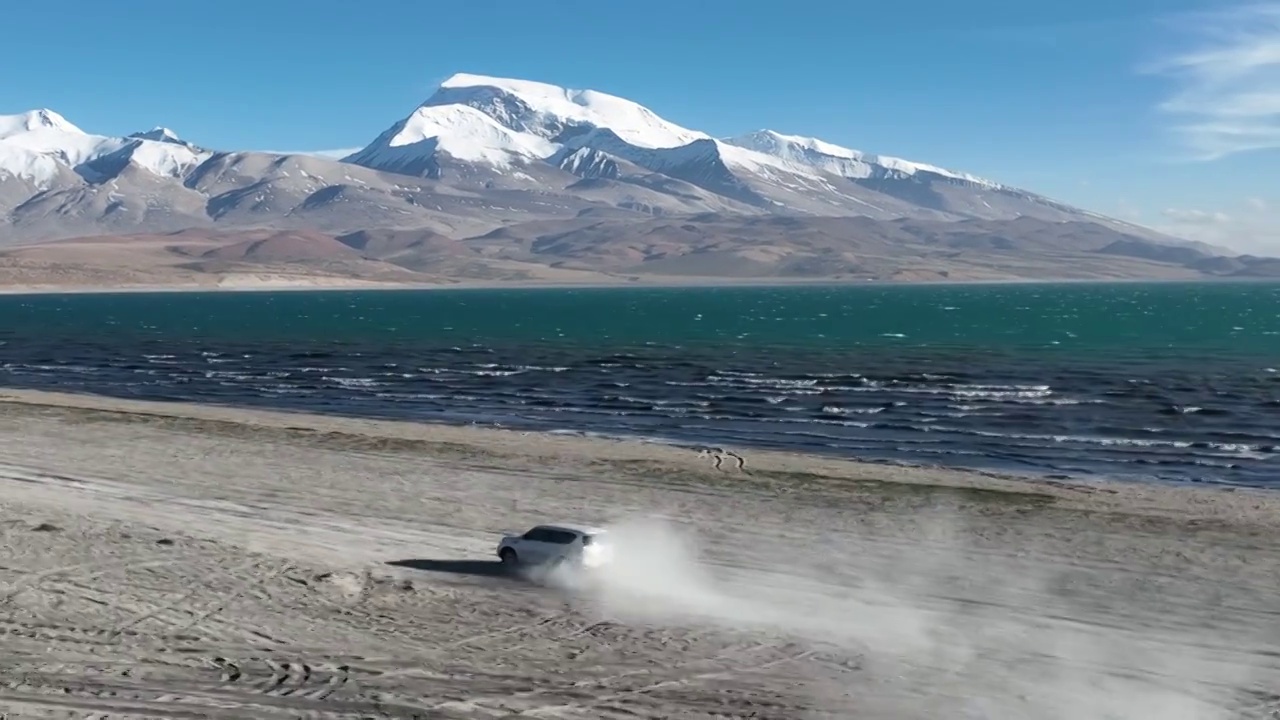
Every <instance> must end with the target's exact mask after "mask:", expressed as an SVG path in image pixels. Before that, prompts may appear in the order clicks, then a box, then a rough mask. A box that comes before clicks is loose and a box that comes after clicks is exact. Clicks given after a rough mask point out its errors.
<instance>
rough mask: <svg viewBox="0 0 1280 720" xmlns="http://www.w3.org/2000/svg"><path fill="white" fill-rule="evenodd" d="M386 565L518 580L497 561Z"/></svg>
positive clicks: (422, 561)
mask: <svg viewBox="0 0 1280 720" xmlns="http://www.w3.org/2000/svg"><path fill="white" fill-rule="evenodd" d="M387 564H388V565H391V566H394V567H402V568H408V569H410V570H422V571H424V572H434V573H448V574H450V575H470V576H473V577H489V578H508V579H512V580H515V579H519V575H518V574H517V573H514V572H512V571H511V569H510V568H508V567H507V566H506V565H504V564H502V562H501V561H499V560H429V559H421V558H418V559H411V560H390V561H388V562H387Z"/></svg>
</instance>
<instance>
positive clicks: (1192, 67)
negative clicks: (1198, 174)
mask: <svg viewBox="0 0 1280 720" xmlns="http://www.w3.org/2000/svg"><path fill="white" fill-rule="evenodd" d="M1177 25H1178V26H1179V29H1180V30H1183V31H1185V32H1186V33H1187V34H1189V35H1190V36H1191V38H1192V39H1191V43H1190V45H1189V46H1188V47H1185V48H1184V49H1183V50H1182V51H1180V52H1177V53H1173V54H1171V55H1170V56H1169V57H1166V58H1164V59H1163V60H1162V61H1160V62H1158V63H1156V64H1154V65H1153V66H1152V67H1150V68H1148V69H1149V70H1150V71H1153V72H1156V73H1159V74H1162V75H1166V76H1168V77H1169V78H1171V79H1172V80H1173V82H1174V85H1175V89H1174V90H1173V92H1172V94H1171V95H1169V96H1168V97H1167V98H1166V99H1165V100H1164V101H1163V102H1162V103H1161V104H1160V105H1159V110H1160V111H1161V112H1162V113H1164V114H1166V115H1168V116H1169V117H1170V118H1171V122H1172V127H1173V130H1174V132H1175V133H1176V134H1177V137H1178V138H1179V140H1180V141H1181V143H1182V144H1183V145H1184V146H1185V147H1186V149H1187V150H1188V151H1189V152H1190V153H1191V155H1192V156H1193V157H1194V158H1196V159H1199V160H1215V159H1218V158H1222V157H1225V156H1227V155H1233V154H1236V153H1244V152H1252V151H1257V150H1269V149H1274V148H1280V0H1268V1H1267V2H1260V3H1256V4H1251V5H1244V6H1240V7H1236V8H1233V9H1230V10H1225V11H1218V12H1213V13H1196V14H1192V15H1186V16H1182V17H1181V18H1179V19H1178V20H1177Z"/></svg>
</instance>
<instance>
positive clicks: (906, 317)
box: [0, 283, 1280, 486]
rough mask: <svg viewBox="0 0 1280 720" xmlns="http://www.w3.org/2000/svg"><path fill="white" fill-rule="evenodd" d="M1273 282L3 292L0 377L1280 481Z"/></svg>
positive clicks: (996, 461)
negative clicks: (347, 290)
mask: <svg viewBox="0 0 1280 720" xmlns="http://www.w3.org/2000/svg"><path fill="white" fill-rule="evenodd" d="M1278 369H1280V285H1275V284H1261V283H1259V284H1243V283H1242V284H1123V285H1121V284H1116V285H1101V284H1100V285H1092V284H1073V285H1005V286H929V287H919V286H917V287H905V286H857V287H812V286H809V287H786V288H733V289H730V288H716V289H702V288H700V289H686V288H682V289H617V290H596V289H575V290H456V291H454V290H450V291H441V290H435V291H405V292H385V291H384V292H368V291H353V292H277V293H269V292H264V293H186V294H178V293H175V294H115V295H45V296H0V383H3V384H6V385H9V386H14V387H30V388H42V389H50V390H61V391H71V392H94V393H103V394H108V395H116V396H122V397H134V398H146V399H167V400H182V401H190V402H218V403H229V404H237V405H245V406H268V407H281V408H291V409H305V410H310V411H315V412H327V413H342V414H350V415H362V416H374V417H392V418H412V419H420V420H426V421H444V422H457V423H468V422H476V423H484V424H490V423H501V424H502V425H504V426H508V427H525V428H536V429H549V430H563V431H571V432H591V433H601V434H605V435H640V436H647V437H653V438H661V439H666V440H675V441H687V442H695V443H708V444H740V445H751V446H759V447H768V448H786V449H794V450H805V451H812V452H822V453H831V454H837V455H842V456H848V457H861V458H867V459H881V460H898V461H906V462H911V463H924V464H942V465H950V466H967V467H983V468H993V469H1006V470H1008V469H1013V470H1020V471H1032V472H1044V473H1064V474H1076V473H1093V474H1101V475H1105V476H1110V477H1126V478H1134V479H1161V480H1169V481H1198V482H1218V483H1233V484H1247V485H1275V486H1280V373H1277V370H1278Z"/></svg>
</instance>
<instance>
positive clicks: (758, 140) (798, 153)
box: [725, 130, 1000, 188]
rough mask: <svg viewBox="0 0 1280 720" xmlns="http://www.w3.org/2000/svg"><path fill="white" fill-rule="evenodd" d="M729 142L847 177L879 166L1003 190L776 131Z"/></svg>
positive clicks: (959, 175) (974, 178) (966, 176)
mask: <svg viewBox="0 0 1280 720" xmlns="http://www.w3.org/2000/svg"><path fill="white" fill-rule="evenodd" d="M725 142H727V143H729V144H731V145H734V146H737V147H741V148H747V149H749V150H754V151H756V152H759V153H764V154H767V155H770V156H772V157H777V158H781V159H783V160H787V161H789V162H792V163H795V164H798V165H803V166H807V167H811V168H815V169H818V170H822V171H824V172H829V173H833V174H836V175H840V176H841V177H847V178H854V179H861V178H868V177H872V176H873V175H874V174H875V170H876V167H877V166H878V167H880V168H884V169H886V170H891V171H893V172H897V173H901V174H903V175H915V174H917V173H922V172H923V173H931V174H933V175H938V176H941V177H945V178H950V179H953V180H962V181H964V182H970V183H974V184H977V185H985V186H988V187H991V188H998V187H1000V185H999V184H998V183H994V182H991V181H990V180H984V179H982V178H980V177H977V176H974V175H969V174H967V173H959V172H955V171H952V170H946V169H944V168H940V167H937V166H935V165H927V164H925V163H918V162H913V161H911V160H903V159H901V158H895V157H889V156H887V155H870V154H867V153H863V152H860V151H858V150H851V149H849V148H846V147H841V146H839V145H833V144H831V143H828V142H824V141H822V140H819V139H817V138H811V137H802V136H799V135H784V134H782V133H779V132H775V131H773V130H759V131H756V132H753V133H748V134H746V135H741V136H738V137H734V138H728V139H727V140H725Z"/></svg>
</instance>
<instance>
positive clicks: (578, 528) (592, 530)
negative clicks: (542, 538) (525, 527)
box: [538, 523, 605, 535]
mask: <svg viewBox="0 0 1280 720" xmlns="http://www.w3.org/2000/svg"><path fill="white" fill-rule="evenodd" d="M538 527H540V528H547V529H548V530H568V531H569V532H576V533H578V534H579V535H599V534H601V533H603V532H604V531H605V529H604V528H601V527H594V526H591V525H579V524H577V523H543V524H542V525H538Z"/></svg>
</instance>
